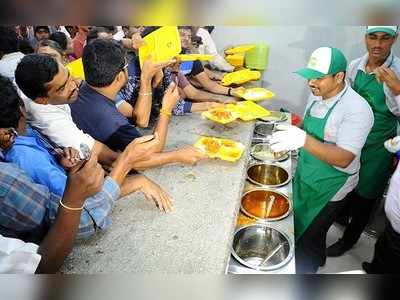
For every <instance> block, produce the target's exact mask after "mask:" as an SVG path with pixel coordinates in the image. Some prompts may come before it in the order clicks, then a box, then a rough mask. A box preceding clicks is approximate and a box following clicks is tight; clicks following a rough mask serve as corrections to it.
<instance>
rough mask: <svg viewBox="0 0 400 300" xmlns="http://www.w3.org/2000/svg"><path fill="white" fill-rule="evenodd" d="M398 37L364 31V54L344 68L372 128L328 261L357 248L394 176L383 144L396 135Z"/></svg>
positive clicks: (390, 30)
mask: <svg viewBox="0 0 400 300" xmlns="http://www.w3.org/2000/svg"><path fill="white" fill-rule="evenodd" d="M397 37H398V26H367V27H366V32H365V37H364V39H365V45H366V48H367V53H366V54H365V55H364V56H362V57H360V58H357V59H355V60H353V61H352V62H351V63H350V64H349V69H348V73H347V77H348V79H349V82H350V83H351V86H352V87H353V88H354V90H355V91H356V92H357V93H359V94H360V95H361V96H362V97H363V98H364V99H365V100H366V101H367V102H368V103H369V105H370V106H371V108H372V111H373V113H374V119H375V122H374V126H373V127H372V130H371V132H370V134H369V135H368V138H367V142H366V143H365V146H364V148H363V150H362V153H361V169H360V180H359V182H358V185H357V186H356V187H355V188H354V190H353V191H352V192H351V193H349V195H348V197H347V201H346V206H345V208H344V209H343V210H342V213H341V216H340V218H339V219H340V220H341V221H343V222H342V223H344V225H346V229H345V231H344V233H343V236H342V237H341V238H340V239H339V240H338V241H337V242H336V243H334V244H332V245H331V246H329V247H328V248H327V254H328V256H332V257H336V256H341V255H342V254H344V253H345V252H346V251H348V250H350V249H351V248H352V247H353V246H354V245H355V244H356V243H357V241H358V239H359V238H360V236H361V234H362V232H363V231H364V229H365V227H366V226H367V224H368V221H369V219H370V216H371V214H372V212H373V209H374V207H375V205H376V203H377V202H378V201H379V200H380V199H381V198H382V195H383V192H384V190H385V188H386V186H387V183H388V180H389V177H390V176H391V174H392V171H393V154H392V153H390V152H388V151H387V150H386V149H385V147H384V142H385V141H386V140H388V139H391V138H393V137H394V136H395V135H396V133H397V126H398V118H399V117H400V88H399V86H400V84H399V82H400V59H399V57H397V56H395V55H394V53H393V50H392V47H393V45H394V44H395V42H396V40H397ZM378 174H379V175H378ZM377 175H378V176H377ZM346 218H347V220H346ZM349 218H350V222H348V221H349ZM347 222H348V224H347Z"/></svg>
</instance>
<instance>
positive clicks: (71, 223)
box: [36, 155, 104, 273]
mask: <svg viewBox="0 0 400 300" xmlns="http://www.w3.org/2000/svg"><path fill="white" fill-rule="evenodd" d="M81 165H82V163H80V164H78V165H77V166H76V167H74V168H73V169H72V170H71V171H70V173H69V176H68V181H67V186H66V189H65V193H64V196H63V198H62V202H63V204H64V205H65V206H66V207H69V208H77V210H71V209H67V208H65V207H64V206H62V205H60V207H59V209H58V214H57V217H56V221H55V223H54V225H53V226H52V227H51V229H50V230H49V232H48V233H47V235H46V237H45V238H44V239H43V241H42V243H41V244H40V246H39V249H38V253H39V254H40V255H41V256H42V259H41V261H40V264H39V266H38V269H37V270H36V272H37V273H55V272H56V271H57V270H58V269H59V268H60V266H61V265H62V264H63V262H64V259H65V257H66V256H67V255H68V254H69V253H70V252H71V250H72V246H73V243H74V240H75V236H76V234H77V232H78V228H79V223H80V217H81V212H82V210H79V208H81V207H82V206H83V204H84V202H85V199H86V198H88V197H90V196H92V195H94V194H96V193H97V192H99V191H100V189H101V187H102V184H103V181H104V171H103V169H102V168H101V166H100V165H99V164H98V163H97V159H96V157H95V156H94V155H93V156H92V157H91V159H90V160H89V161H88V162H87V163H86V164H85V166H84V167H83V168H82V169H81V170H79V168H80V167H81Z"/></svg>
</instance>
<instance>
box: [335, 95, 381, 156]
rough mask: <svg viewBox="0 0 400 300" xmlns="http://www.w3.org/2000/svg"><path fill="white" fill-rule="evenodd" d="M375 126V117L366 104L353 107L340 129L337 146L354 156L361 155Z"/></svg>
mask: <svg viewBox="0 0 400 300" xmlns="http://www.w3.org/2000/svg"><path fill="white" fill-rule="evenodd" d="M373 124H374V115H373V113H372V110H371V108H370V107H369V105H368V104H367V103H366V102H365V103H359V105H358V106H357V105H353V106H352V109H349V110H348V112H347V113H346V115H345V117H344V119H343V122H342V124H341V125H340V127H339V129H338V133H337V140H336V145H337V146H338V147H340V148H342V149H345V150H347V151H350V152H351V153H353V154H354V155H358V154H360V153H361V149H362V148H363V147H364V144H365V141H366V140H367V136H368V134H369V132H370V131H371V128H372V126H373Z"/></svg>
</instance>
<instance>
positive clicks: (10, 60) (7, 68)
mask: <svg viewBox="0 0 400 300" xmlns="http://www.w3.org/2000/svg"><path fill="white" fill-rule="evenodd" d="M23 57H24V54H23V53H21V52H13V53H10V54H5V55H4V56H3V57H2V58H1V59H0V74H1V75H3V76H5V77H8V78H10V79H11V81H14V77H15V75H14V73H15V69H16V68H17V65H18V63H19V62H20V60H21V59H22V58H23Z"/></svg>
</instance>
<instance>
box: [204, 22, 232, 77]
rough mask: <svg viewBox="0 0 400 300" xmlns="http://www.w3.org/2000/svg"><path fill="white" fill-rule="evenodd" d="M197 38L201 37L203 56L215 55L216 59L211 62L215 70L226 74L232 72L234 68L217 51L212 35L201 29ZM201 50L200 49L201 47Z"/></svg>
mask: <svg viewBox="0 0 400 300" xmlns="http://www.w3.org/2000/svg"><path fill="white" fill-rule="evenodd" d="M197 36H199V37H201V40H202V42H203V45H201V49H203V50H202V51H201V52H203V53H202V54H211V55H214V59H213V60H212V61H211V62H210V64H211V66H212V67H213V68H216V69H218V70H221V71H225V72H232V71H233V70H234V67H233V66H232V65H230V64H229V63H228V62H227V61H226V60H225V58H223V57H222V56H221V55H220V54H219V53H218V51H217V47H216V45H215V43H214V40H213V39H212V37H211V35H210V34H209V33H208V31H207V30H205V29H203V28H199V30H198V31H197ZM199 50H200V47H199Z"/></svg>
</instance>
